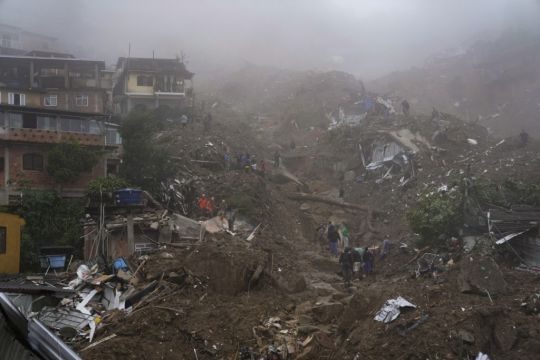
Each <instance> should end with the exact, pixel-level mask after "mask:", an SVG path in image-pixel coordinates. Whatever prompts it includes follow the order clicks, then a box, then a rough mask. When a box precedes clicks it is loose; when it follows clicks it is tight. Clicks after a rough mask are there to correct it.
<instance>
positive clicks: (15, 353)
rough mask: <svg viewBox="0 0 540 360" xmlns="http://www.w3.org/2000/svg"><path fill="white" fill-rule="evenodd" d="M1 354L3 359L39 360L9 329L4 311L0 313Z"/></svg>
mask: <svg viewBox="0 0 540 360" xmlns="http://www.w3.org/2000/svg"><path fill="white" fill-rule="evenodd" d="M0 354H1V356H2V359H9V360H29V359H30V360H38V359H39V357H38V356H37V355H35V354H34V353H32V351H31V350H30V349H29V348H28V347H27V346H25V345H24V344H23V343H21V342H20V341H19V340H18V339H17V338H16V336H15V333H14V332H13V330H12V329H11V328H10V327H9V325H8V324H7V322H6V319H5V317H4V314H3V313H2V311H0Z"/></svg>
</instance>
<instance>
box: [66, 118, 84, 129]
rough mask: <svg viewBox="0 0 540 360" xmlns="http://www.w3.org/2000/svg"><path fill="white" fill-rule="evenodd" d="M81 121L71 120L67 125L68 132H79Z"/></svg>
mask: <svg viewBox="0 0 540 360" xmlns="http://www.w3.org/2000/svg"><path fill="white" fill-rule="evenodd" d="M81 126H82V120H81V119H71V121H70V123H69V130H70V131H71V132H81Z"/></svg>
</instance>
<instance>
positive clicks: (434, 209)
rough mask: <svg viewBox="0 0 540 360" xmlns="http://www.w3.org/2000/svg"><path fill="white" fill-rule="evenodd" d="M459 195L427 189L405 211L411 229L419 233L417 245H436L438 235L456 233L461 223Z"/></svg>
mask: <svg viewBox="0 0 540 360" xmlns="http://www.w3.org/2000/svg"><path fill="white" fill-rule="evenodd" d="M460 204H461V197H460V196H457V193H456V192H438V191H437V190H436V189H428V190H427V191H426V192H425V193H424V194H422V195H421V196H420V200H419V201H418V202H417V204H416V206H415V207H414V208H412V209H411V210H409V211H408V212H407V221H408V223H409V226H410V227H411V229H412V230H413V231H414V232H415V233H417V234H419V235H420V237H421V239H420V240H421V241H420V243H419V245H421V246H423V245H427V244H432V245H436V243H437V240H438V239H439V236H440V235H442V234H446V235H447V236H451V235H456V234H457V231H458V229H459V227H460V226H461V225H462V222H463V216H462V212H461V210H460V208H461V206H460Z"/></svg>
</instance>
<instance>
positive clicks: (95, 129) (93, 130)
mask: <svg viewBox="0 0 540 360" xmlns="http://www.w3.org/2000/svg"><path fill="white" fill-rule="evenodd" d="M89 131H90V134H100V133H101V128H100V126H99V123H98V122H97V121H96V120H94V119H92V120H90V129H89Z"/></svg>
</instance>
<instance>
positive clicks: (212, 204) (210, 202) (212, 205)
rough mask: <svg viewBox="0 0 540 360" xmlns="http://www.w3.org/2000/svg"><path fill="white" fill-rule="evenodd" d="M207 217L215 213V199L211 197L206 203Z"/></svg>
mask: <svg viewBox="0 0 540 360" xmlns="http://www.w3.org/2000/svg"><path fill="white" fill-rule="evenodd" d="M206 211H207V213H208V216H214V215H215V211H216V199H215V198H214V197H213V196H212V197H211V198H210V199H209V200H208V202H207V203H206Z"/></svg>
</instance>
